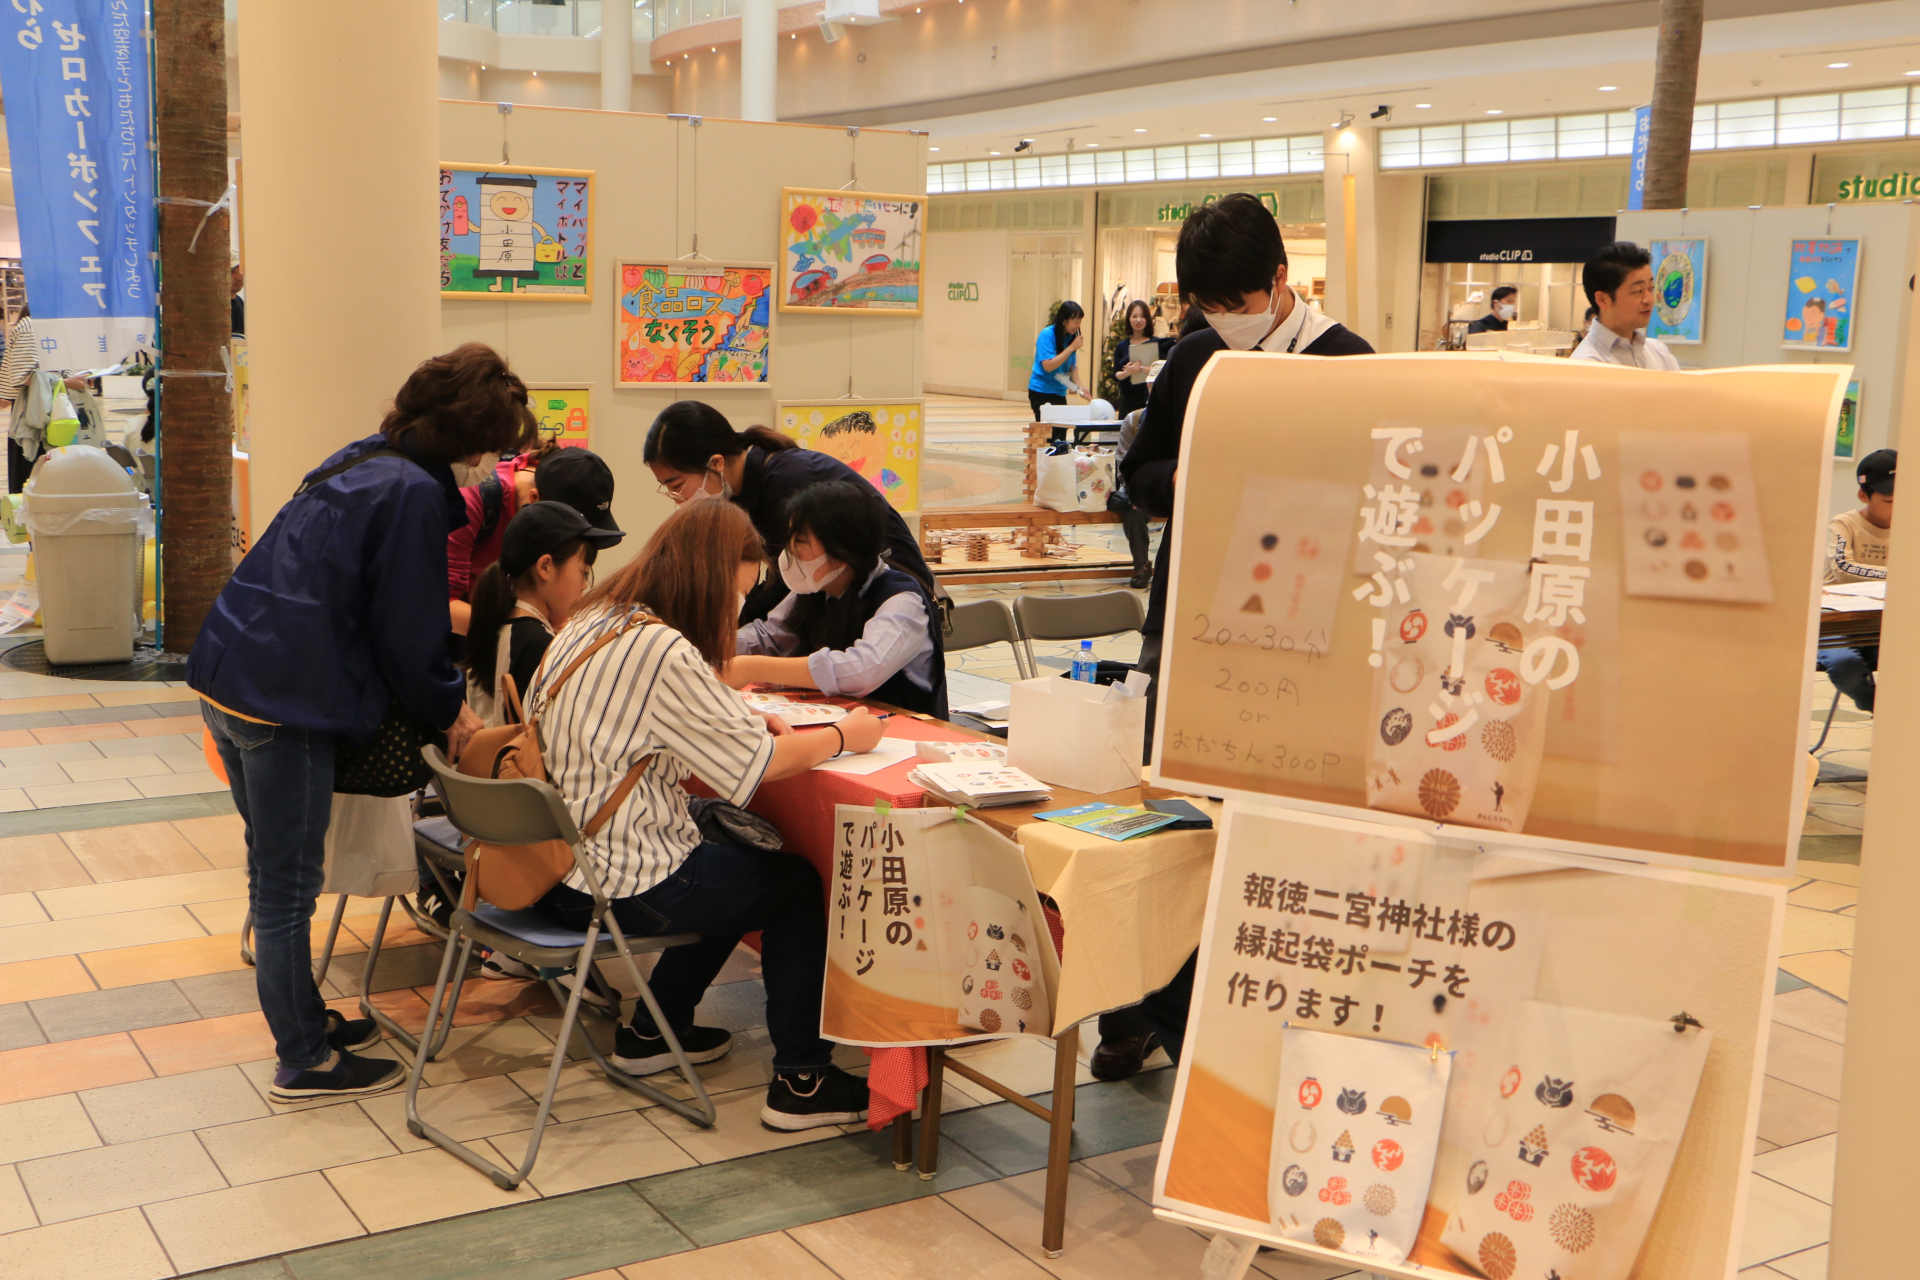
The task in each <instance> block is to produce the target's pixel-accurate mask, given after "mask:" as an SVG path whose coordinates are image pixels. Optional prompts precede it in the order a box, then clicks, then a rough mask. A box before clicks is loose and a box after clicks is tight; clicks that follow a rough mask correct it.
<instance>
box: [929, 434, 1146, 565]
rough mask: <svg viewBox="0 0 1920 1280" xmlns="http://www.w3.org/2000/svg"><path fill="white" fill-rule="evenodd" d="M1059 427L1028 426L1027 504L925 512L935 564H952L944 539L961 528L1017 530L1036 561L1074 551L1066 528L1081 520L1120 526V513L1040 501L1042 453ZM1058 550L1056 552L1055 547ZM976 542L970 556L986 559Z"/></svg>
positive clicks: (1024, 489)
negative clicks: (1050, 506)
mask: <svg viewBox="0 0 1920 1280" xmlns="http://www.w3.org/2000/svg"><path fill="white" fill-rule="evenodd" d="M1052 432H1053V426H1052V424H1051V423H1046V422H1031V423H1028V424H1027V440H1026V450H1027V470H1026V477H1025V479H1024V481H1023V482H1022V486H1021V491H1022V495H1023V496H1024V497H1025V499H1026V501H1025V502H1019V503H1013V502H1006V503H997V504H995V505H993V506H984V507H941V508H937V509H933V510H927V511H923V512H922V513H921V515H920V542H921V546H922V547H923V548H924V549H925V551H926V553H927V559H928V561H929V562H930V563H935V564H941V563H951V561H944V560H943V559H942V558H941V557H942V549H941V543H942V542H944V541H945V537H944V536H943V535H945V534H946V533H947V531H949V530H958V529H968V530H977V529H1012V530H1015V531H1016V535H1015V536H1016V537H1017V538H1018V545H1020V546H1022V547H1023V548H1024V551H1023V555H1025V556H1026V557H1028V558H1032V559H1041V558H1046V559H1063V558H1067V557H1068V556H1070V555H1072V554H1073V553H1071V552H1064V551H1061V550H1058V548H1063V547H1068V546H1071V544H1070V543H1068V542H1067V541H1066V534H1065V532H1064V531H1063V530H1062V528H1061V526H1065V525H1076V524H1119V523H1120V517H1119V515H1117V514H1116V513H1114V512H1112V511H1051V510H1049V509H1047V508H1046V507H1042V506H1038V505H1036V504H1035V503H1034V500H1033V495H1034V493H1035V492H1036V491H1037V490H1038V488H1039V484H1040V477H1039V463H1038V462H1037V460H1036V459H1037V458H1038V457H1039V451H1040V450H1042V449H1044V448H1046V445H1047V441H1048V439H1049V437H1050V436H1051V435H1052ZM1049 548H1054V550H1049ZM972 551H973V548H972V545H971V543H969V546H968V555H967V559H968V560H984V559H986V554H985V551H984V549H982V551H981V554H980V555H979V556H975V555H973V554H972Z"/></svg>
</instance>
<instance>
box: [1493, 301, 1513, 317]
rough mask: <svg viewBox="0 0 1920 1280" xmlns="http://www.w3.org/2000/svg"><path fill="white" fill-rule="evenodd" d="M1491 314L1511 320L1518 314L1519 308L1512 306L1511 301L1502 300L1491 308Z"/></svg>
mask: <svg viewBox="0 0 1920 1280" xmlns="http://www.w3.org/2000/svg"><path fill="white" fill-rule="evenodd" d="M1493 314H1495V315H1496V316H1499V317H1500V318H1501V319H1502V320H1511V319H1513V318H1514V317H1515V316H1516V315H1519V314H1520V308H1518V307H1516V306H1514V305H1513V304H1512V303H1511V302H1503V303H1501V304H1500V305H1499V306H1497V307H1495V308H1494V309H1493Z"/></svg>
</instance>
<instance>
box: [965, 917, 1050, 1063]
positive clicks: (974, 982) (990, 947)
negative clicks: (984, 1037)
mask: <svg viewBox="0 0 1920 1280" xmlns="http://www.w3.org/2000/svg"><path fill="white" fill-rule="evenodd" d="M960 899H961V906H962V908H963V909H964V911H965V913H966V922H967V923H966V927H965V928H964V929H963V930H962V931H961V932H962V938H963V939H964V940H963V941H962V943H961V946H960V952H961V954H960V960H961V970H960V1025H961V1026H964V1027H972V1028H977V1029H979V1030H981V1031H987V1032H1006V1033H1008V1034H1010V1035H1011V1034H1018V1033H1021V1032H1024V1031H1026V1030H1027V1028H1029V1027H1035V1028H1045V1027H1048V1026H1051V1025H1052V1011H1051V1010H1050V1009H1049V1008H1048V1002H1047V984H1046V981H1045V978H1044V977H1043V976H1042V971H1041V967H1040V957H1039V953H1038V952H1037V951H1035V950H1034V947H1035V945H1036V943H1037V944H1039V945H1043V946H1044V945H1047V943H1048V934H1047V925H1046V921H1044V920H1035V919H1033V918H1032V917H1031V916H1029V915H1028V914H1027V912H1026V911H1025V910H1023V909H1022V908H1021V905H1020V904H1019V903H1018V902H1015V901H1014V900H1013V899H1012V898H1009V897H1008V896H1007V895H1006V894H1004V893H998V892H995V891H994V890H992V889H987V888H983V887H981V886H980V885H968V886H967V887H966V888H965V889H964V890H962V891H961V895H960Z"/></svg>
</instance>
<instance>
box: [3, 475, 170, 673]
mask: <svg viewBox="0 0 1920 1280" xmlns="http://www.w3.org/2000/svg"><path fill="white" fill-rule="evenodd" d="M24 514H25V521H26V526H27V534H28V536H29V537H30V538H31V539H32V541H33V561H34V573H35V577H36V579H37V581H38V583H39V587H40V619H41V624H42V626H43V628H44V631H45V636H46V648H47V661H48V662H51V663H55V664H73V663H92V662H126V661H128V660H130V659H131V658H132V657H133V646H134V641H135V640H136V639H137V638H138V636H139V634H140V626H141V619H140V578H141V571H142V569H143V567H144V566H143V564H142V560H143V557H144V552H145V549H146V539H147V538H148V536H149V535H151V534H152V532H153V508H152V505H151V504H150V503H149V501H148V499H147V495H146V494H144V493H141V492H140V490H139V488H138V486H136V485H135V484H134V483H133V478H132V477H131V476H129V475H128V474H127V472H126V469H125V468H123V467H122V466H121V465H120V464H119V463H117V462H115V461H114V460H113V459H112V458H110V457H108V456H107V453H106V450H104V449H96V448H94V447H93V446H91V445H66V446H63V447H61V448H58V449H52V450H49V451H48V453H47V456H46V459H45V460H44V461H43V462H40V463H39V464H37V465H36V466H35V467H34V470H33V478H32V479H30V480H28V481H27V486H26V511H25V513H24Z"/></svg>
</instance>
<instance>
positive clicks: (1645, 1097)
mask: <svg viewBox="0 0 1920 1280" xmlns="http://www.w3.org/2000/svg"><path fill="white" fill-rule="evenodd" d="M1712 1041H1713V1033H1712V1032H1710V1031H1706V1030H1703V1029H1702V1028H1699V1027H1688V1028H1686V1029H1685V1030H1684V1031H1678V1032H1676V1031H1675V1030H1674V1027H1673V1024H1672V1023H1671V1022H1665V1021H1658V1020H1654V1019H1649V1018H1630V1017H1625V1016H1623V1015H1620V1014H1614V1013H1596V1012H1593V1011H1591V1010H1587V1009H1570V1008H1567V1007H1565V1006H1562V1005H1551V1004H1546V1003H1544V1002H1542V1001H1538V1000H1529V1001H1526V1002H1525V1003H1524V1004H1522V1005H1521V1007H1520V1008H1519V1009H1518V1010H1517V1011H1516V1013H1515V1015H1514V1022H1513V1029H1512V1033H1511V1036H1510V1038H1509V1040H1508V1052H1507V1055H1506V1056H1507V1059H1508V1063H1507V1065H1506V1066H1505V1067H1504V1068H1497V1070H1498V1071H1499V1074H1498V1075H1495V1074H1493V1073H1491V1072H1490V1073H1489V1076H1488V1079H1487V1080H1485V1081H1484V1082H1481V1083H1477V1084H1476V1085H1475V1087H1474V1088H1473V1090H1472V1091H1471V1092H1469V1093H1468V1094H1467V1100H1466V1101H1465V1102H1464V1103H1462V1105H1460V1106H1459V1107H1458V1108H1457V1109H1456V1110H1455V1112H1454V1113H1453V1114H1452V1115H1450V1116H1449V1117H1448V1123H1447V1126H1446V1141H1445V1151H1444V1155H1443V1158H1442V1159H1441V1161H1440V1163H1439V1166H1438V1168H1437V1170H1436V1171H1435V1175H1434V1177H1435V1186H1436V1187H1437V1188H1441V1187H1444V1188H1445V1189H1447V1190H1448V1191H1449V1192H1450V1193H1452V1194H1451V1195H1450V1198H1451V1199H1453V1201H1454V1205H1455V1207H1454V1210H1453V1212H1452V1213H1450V1214H1449V1215H1448V1216H1447V1222H1446V1226H1445V1227H1444V1228H1443V1229H1442V1231H1441V1235H1440V1242H1441V1243H1442V1244H1444V1245H1446V1246H1447V1247H1448V1248H1450V1249H1452V1250H1453V1251H1454V1252H1455V1253H1456V1254H1458V1255H1460V1257H1462V1258H1464V1259H1465V1260H1466V1261H1467V1262H1469V1263H1470V1264H1472V1265H1473V1266H1475V1267H1477V1268H1478V1269H1479V1270H1480V1271H1481V1272H1482V1273H1484V1274H1485V1275H1487V1276H1489V1277H1491V1280H1509V1278H1510V1277H1514V1276H1519V1277H1532V1276H1546V1275H1558V1276H1559V1277H1560V1280H1626V1277H1627V1276H1628V1275H1629V1274H1630V1273H1631V1272H1632V1270H1633V1266H1634V1262H1635V1260H1636V1259H1637V1258H1638V1257H1639V1255H1640V1246H1641V1244H1642V1243H1644V1242H1645V1240H1646V1236H1647V1228H1648V1226H1649V1225H1650V1224H1651V1223H1652V1221H1653V1214H1654V1210H1655V1209H1656V1208H1658V1207H1659V1204H1660V1196H1661V1193H1662V1192H1663V1191H1664V1190H1665V1188H1666V1184H1667V1174H1668V1172H1669V1171H1670V1170H1671V1169H1672V1168H1673V1158H1674V1155H1675V1153H1676V1152H1677V1151H1678V1150H1679V1148H1680V1139H1681V1137H1682V1135H1684V1134H1685V1133H1686V1129H1687V1117H1688V1115H1689V1114H1690V1113H1691V1112H1692V1110H1693V1097H1694V1092H1695V1090H1696V1089H1697V1088H1698V1087H1699V1084H1700V1072H1701V1069H1702V1068H1703V1067H1704V1066H1705V1065H1706V1061H1707V1050H1708V1048H1709V1046H1710V1045H1711V1044H1712ZM1462 1189H1464V1191H1465V1192H1466V1195H1465V1196H1464V1197H1460V1196H1459V1194H1458V1193H1459V1191H1460V1190H1462Z"/></svg>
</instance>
